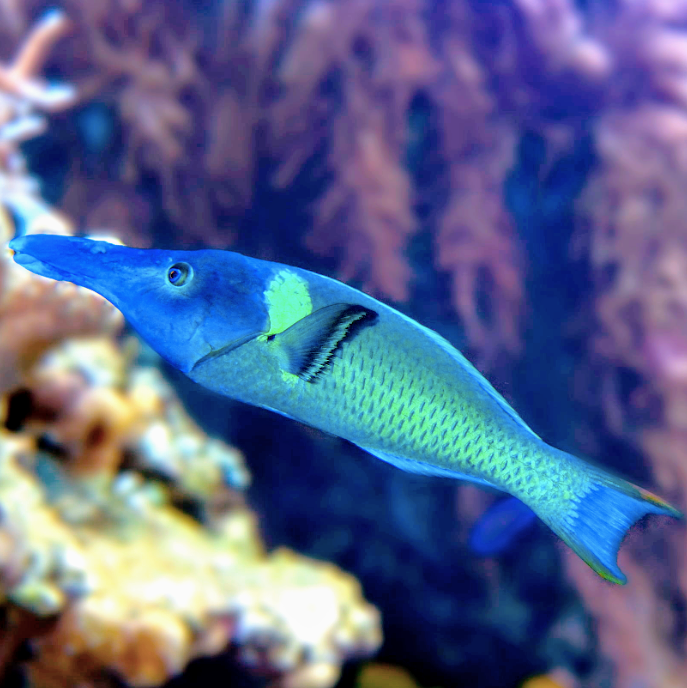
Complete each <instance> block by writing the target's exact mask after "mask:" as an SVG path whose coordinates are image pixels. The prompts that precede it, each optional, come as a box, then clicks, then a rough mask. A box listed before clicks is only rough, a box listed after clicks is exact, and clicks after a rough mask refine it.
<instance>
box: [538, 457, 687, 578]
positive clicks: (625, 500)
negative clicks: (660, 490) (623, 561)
mask: <svg viewBox="0 0 687 688" xmlns="http://www.w3.org/2000/svg"><path fill="white" fill-rule="evenodd" d="M592 475H593V477H594V478H596V482H595V484H594V485H593V487H592V488H591V489H590V491H589V492H587V494H585V495H584V496H583V497H582V498H581V499H580V500H579V502H577V504H576V506H575V508H574V509H573V510H571V511H564V512H561V513H557V514H556V518H555V520H554V521H553V522H551V521H550V520H549V519H547V520H546V522H547V523H548V525H549V526H550V527H551V528H552V530H553V531H554V532H555V533H556V534H557V535H558V536H559V537H560V538H561V539H562V540H563V541H564V542H565V544H566V545H568V546H569V547H570V548H571V549H572V550H573V551H574V552H575V553H576V554H577V555H578V556H579V557H580V558H581V559H582V560H583V561H584V562H585V563H586V564H588V565H589V566H590V567H591V568H592V569H593V570H594V571H596V573H598V574H599V575H600V576H601V577H602V578H605V579H606V580H609V581H611V582H613V583H619V584H621V585H624V584H625V583H627V578H626V577H625V574H624V573H623V572H622V571H621V570H620V568H618V563H617V558H618V549H619V548H620V545H621V543H622V541H623V539H624V538H625V535H627V531H628V530H629V529H630V526H632V524H633V523H635V522H636V521H638V520H639V519H640V518H642V517H643V516H645V515H646V514H663V515H664V516H673V517H675V518H682V514H681V513H680V511H678V510H677V509H675V508H674V507H672V506H671V505H670V504H668V503H667V502H664V501H663V500H662V499H660V498H659V497H657V496H656V495H654V494H652V493H651V492H649V491H648V490H644V489H642V488H641V487H637V486H636V485H633V484H632V483H629V482H626V481H625V480H622V478H617V477H615V476H612V475H610V474H607V473H605V472H603V471H601V470H598V469H597V470H594V471H593V474H592Z"/></svg>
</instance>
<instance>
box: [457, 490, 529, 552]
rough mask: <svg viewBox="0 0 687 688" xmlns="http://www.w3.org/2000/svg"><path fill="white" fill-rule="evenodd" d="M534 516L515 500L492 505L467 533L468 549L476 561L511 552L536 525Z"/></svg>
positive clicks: (501, 500) (525, 506)
mask: <svg viewBox="0 0 687 688" xmlns="http://www.w3.org/2000/svg"><path fill="white" fill-rule="evenodd" d="M536 521H537V515H536V514H535V513H534V511H532V509H530V508H529V507H528V506H527V505H526V504H523V503H522V502H521V501H520V500H519V499H516V498H515V497H504V498H503V499H499V500H498V501H497V502H494V504H492V505H491V506H490V507H488V508H487V509H486V511H485V512H484V513H483V514H482V515H481V516H480V517H479V518H478V519H477V522H476V523H475V524H474V525H473V526H472V529H471V530H470V537H469V538H468V547H469V548H470V550H471V551H472V553H473V554H475V555H477V556H479V557H493V556H495V555H497V554H500V553H501V552H504V551H506V550H508V549H510V548H511V547H512V546H513V545H514V544H515V543H516V542H517V541H518V539H519V537H520V536H522V535H523V534H524V532H525V531H526V530H527V529H528V528H529V527H530V526H531V525H532V524H534V523H535V522H536Z"/></svg>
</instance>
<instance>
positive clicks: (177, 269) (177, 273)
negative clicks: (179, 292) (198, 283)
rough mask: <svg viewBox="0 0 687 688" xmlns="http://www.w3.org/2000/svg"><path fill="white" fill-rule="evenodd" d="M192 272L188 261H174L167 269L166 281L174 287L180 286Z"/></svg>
mask: <svg viewBox="0 0 687 688" xmlns="http://www.w3.org/2000/svg"><path fill="white" fill-rule="evenodd" d="M192 274H193V272H192V270H191V266H190V265H189V264H188V263H174V265H172V267H171V268H170V269H169V270H168V271H167V281H168V282H169V283H170V284H171V285H173V286H175V287H181V286H183V285H184V284H186V282H188V281H189V280H190V279H191V277H192Z"/></svg>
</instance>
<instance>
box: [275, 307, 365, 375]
mask: <svg viewBox="0 0 687 688" xmlns="http://www.w3.org/2000/svg"><path fill="white" fill-rule="evenodd" d="M376 319H377V313H375V312H374V311H373V310H370V309H369V308H365V307H364V306H357V305H354V304H350V303H334V304H332V305H331V306H325V307H324V308H320V309H318V310H316V311H315V312H314V313H311V314H310V315H306V316H305V318H301V320H299V321H298V322H296V323H294V324H293V325H291V327H289V328H287V329H286V330H284V331H283V332H280V333H279V334H274V335H270V336H268V337H267V340H268V341H274V342H275V343H276V344H279V347H280V349H281V350H282V352H283V354H284V355H285V361H284V365H283V368H284V370H285V371H286V372H287V373H291V374H292V375H297V376H298V377H300V378H301V379H302V380H305V381H306V382H313V381H314V380H315V378H316V377H317V376H318V375H319V374H320V373H322V371H323V370H324V369H325V368H326V367H327V365H328V364H329V362H330V360H331V358H332V356H333V355H334V352H335V351H336V350H337V348H338V347H339V346H341V344H342V343H343V342H344V341H346V340H347V339H349V338H350V337H352V336H353V335H354V334H355V331H356V330H357V329H358V328H359V327H360V326H361V325H363V324H372V323H373V322H374V321H375V320H376Z"/></svg>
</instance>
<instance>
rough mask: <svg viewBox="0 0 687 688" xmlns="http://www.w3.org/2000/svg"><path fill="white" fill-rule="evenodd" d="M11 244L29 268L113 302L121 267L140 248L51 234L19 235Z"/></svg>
mask: <svg viewBox="0 0 687 688" xmlns="http://www.w3.org/2000/svg"><path fill="white" fill-rule="evenodd" d="M9 247H10V249H12V250H13V251H14V252H15V253H14V261H15V262H16V263H18V264H19V265H21V266H23V267H25V268H26V269H27V270H30V271H31V272H34V273H36V274H37V275H42V276H43V277H48V278H50V279H54V280H63V281H66V282H73V283H74V284H78V285H79V286H82V287H86V288H88V289H92V290H93V291H95V292H97V293H99V294H100V295H102V296H104V297H105V298H106V299H108V300H109V301H111V302H113V303H115V302H116V300H117V298H116V294H115V293H114V291H117V290H116V289H115V290H113V289H112V287H113V286H114V285H115V281H116V282H121V279H120V278H121V276H122V269H123V268H124V267H125V266H128V265H130V264H131V255H130V253H131V252H135V251H137V250H138V249H131V248H126V247H124V246H118V245H116V244H110V243H108V242H106V241H97V240H93V239H82V238H79V237H67V236H54V235H51V234H32V235H28V236H22V237H17V238H16V239H12V241H10V243H9ZM110 282H112V284H109V283H110ZM115 305H117V304H116V303H115Z"/></svg>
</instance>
